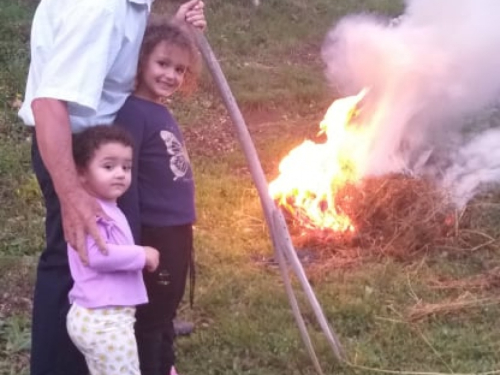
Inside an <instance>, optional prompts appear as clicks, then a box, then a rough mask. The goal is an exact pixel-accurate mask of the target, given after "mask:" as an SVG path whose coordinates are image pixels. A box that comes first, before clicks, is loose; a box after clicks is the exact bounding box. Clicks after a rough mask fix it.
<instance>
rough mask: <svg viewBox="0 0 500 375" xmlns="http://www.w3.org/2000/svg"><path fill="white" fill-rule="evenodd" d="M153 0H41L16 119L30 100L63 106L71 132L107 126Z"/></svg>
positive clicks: (27, 114) (128, 79)
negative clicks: (49, 101) (22, 94)
mask: <svg viewBox="0 0 500 375" xmlns="http://www.w3.org/2000/svg"><path fill="white" fill-rule="evenodd" d="M153 1H154V0H42V1H41V2H40V4H39V5H38V8H37V10H36V13H35V17H34V19H33V24H32V29H31V64H30V69H29V73H28V81H27V86H26V93H25V98H24V102H23V105H22V107H21V109H20V111H19V117H20V118H21V119H22V120H23V122H24V123H25V124H26V125H34V124H35V121H34V117H33V112H32V111H31V102H32V101H33V100H34V99H36V98H52V99H59V100H62V101H65V102H67V104H68V111H69V115H70V122H71V126H72V130H73V132H78V131H80V130H82V129H84V128H85V127H88V126H93V125H98V124H110V123H112V122H113V120H114V118H115V115H116V112H117V111H118V110H119V109H120V107H121V106H122V105H123V103H124V102H125V99H126V98H127V96H128V95H129V94H130V93H131V92H132V90H133V87H134V79H135V74H136V71H137V60H138V55H139V50H140V46H141V42H142V38H143V36H144V30H145V27H146V23H147V18H148V15H149V12H150V9H151V4H152V2H153Z"/></svg>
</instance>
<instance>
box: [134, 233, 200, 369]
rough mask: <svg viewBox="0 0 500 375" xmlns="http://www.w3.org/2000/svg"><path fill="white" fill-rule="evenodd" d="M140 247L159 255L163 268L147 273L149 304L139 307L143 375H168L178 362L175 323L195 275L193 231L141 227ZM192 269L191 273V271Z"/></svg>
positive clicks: (145, 279)
mask: <svg viewBox="0 0 500 375" xmlns="http://www.w3.org/2000/svg"><path fill="white" fill-rule="evenodd" d="M140 242H141V245H143V246H151V247H154V248H156V249H157V250H158V251H159V252H160V265H159V267H158V269H157V270H156V271H155V272H153V273H150V272H146V271H145V272H144V281H145V284H146V288H147V291H148V297H149V303H148V304H146V305H141V306H138V308H137V313H136V318H137V322H136V324H135V333H136V337H137V346H138V350H139V360H140V364H141V374H142V375H168V374H170V369H171V367H172V366H173V365H174V362H175V353H174V338H175V332H174V325H173V319H174V317H175V315H176V311H177V308H178V307H179V304H180V302H181V300H182V297H183V296H184V290H185V287H186V279H187V274H188V272H190V273H191V274H192V275H193V269H192V267H191V266H192V264H193V227H192V225H191V224H188V225H179V226H168V227H144V226H143V227H142V229H141V241H140ZM190 268H191V271H189V270H190Z"/></svg>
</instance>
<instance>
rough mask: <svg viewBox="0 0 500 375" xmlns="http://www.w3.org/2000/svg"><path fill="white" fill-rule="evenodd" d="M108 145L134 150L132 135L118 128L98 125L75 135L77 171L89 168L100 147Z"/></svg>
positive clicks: (74, 155)
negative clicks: (113, 144)
mask: <svg viewBox="0 0 500 375" xmlns="http://www.w3.org/2000/svg"><path fill="white" fill-rule="evenodd" d="M108 143H119V144H122V145H124V146H127V147H131V148H133V141H132V138H131V136H130V134H129V133H128V132H127V131H126V130H124V129H122V128H120V127H118V126H112V125H97V126H92V127H90V128H87V129H85V130H84V131H82V132H81V133H78V134H75V135H73V158H74V160H75V164H76V167H77V169H78V170H79V171H82V170H84V169H85V168H87V166H88V164H89V162H90V161H91V160H92V158H93V157H94V153H95V152H96V151H97V150H98V149H99V147H101V146H102V145H105V144H108Z"/></svg>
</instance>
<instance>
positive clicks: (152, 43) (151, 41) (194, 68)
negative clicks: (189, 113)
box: [137, 15, 201, 94]
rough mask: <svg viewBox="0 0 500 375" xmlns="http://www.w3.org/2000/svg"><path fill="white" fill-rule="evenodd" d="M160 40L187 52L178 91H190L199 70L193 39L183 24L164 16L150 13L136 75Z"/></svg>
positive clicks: (199, 65) (198, 57)
mask: <svg viewBox="0 0 500 375" xmlns="http://www.w3.org/2000/svg"><path fill="white" fill-rule="evenodd" d="M161 42H166V43H167V44H170V45H174V46H176V47H178V48H180V49H182V50H184V51H187V52H188V55H189V65H188V66H187V69H186V72H185V74H184V82H183V84H182V86H181V87H180V89H179V91H180V92H182V93H184V94H190V93H192V92H193V91H194V90H195V89H196V82H197V79H198V76H199V74H200V70H201V61H200V55H199V53H198V50H197V48H196V44H195V42H194V40H193V35H192V33H191V31H189V30H188V29H187V28H186V27H185V26H183V25H181V24H179V23H177V22H175V21H170V20H167V19H166V18H165V17H161V16H154V15H151V16H150V18H149V21H148V25H147V27H146V31H145V33H144V38H143V41H142V46H141V51H140V53H139V63H138V72H137V76H138V77H139V76H140V73H141V69H142V67H143V65H144V63H145V61H146V60H147V58H148V57H149V55H151V53H152V52H153V50H154V49H155V48H156V46H157V45H158V44H159V43H161Z"/></svg>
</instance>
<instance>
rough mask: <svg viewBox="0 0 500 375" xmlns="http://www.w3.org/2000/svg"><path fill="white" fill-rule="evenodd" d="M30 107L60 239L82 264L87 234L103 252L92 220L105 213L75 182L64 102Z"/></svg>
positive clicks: (41, 100) (49, 101) (38, 101)
mask: <svg viewBox="0 0 500 375" xmlns="http://www.w3.org/2000/svg"><path fill="white" fill-rule="evenodd" d="M31 108H32V110H33V115H34V117H35V131H36V139H37V144H38V148H39V150H40V155H41V157H42V160H43V163H44V164H45V167H46V168H47V170H48V172H49V174H50V177H51V178H52V182H53V184H54V189H55V191H56V193H57V196H58V198H59V201H60V204H61V215H62V222H63V229H64V237H65V239H66V241H67V242H68V243H69V244H70V245H71V246H72V247H73V248H75V249H76V250H77V251H78V253H79V255H80V257H81V258H82V261H83V262H84V263H86V262H87V251H86V244H85V235H86V234H87V233H88V234H89V235H91V236H92V237H93V238H94V239H95V241H96V243H97V244H98V246H99V248H100V249H102V250H103V251H105V249H106V244H105V242H104V240H103V239H102V238H101V235H100V233H99V230H98V228H97V225H96V220H95V217H96V216H105V214H104V212H103V211H102V209H101V207H100V206H99V204H98V203H97V201H96V199H95V198H93V197H91V196H90V195H89V194H88V193H87V192H86V191H85V190H84V189H83V187H82V185H81V184H80V181H79V179H78V175H77V172H76V167H75V163H74V161H73V152H72V140H71V128H70V123H69V115H68V110H67V106H66V103H65V102H63V101H61V100H57V99H49V98H38V99H35V100H34V101H33V102H32V103H31Z"/></svg>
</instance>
